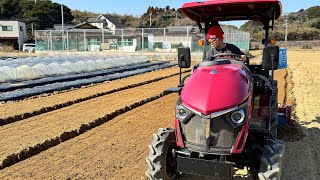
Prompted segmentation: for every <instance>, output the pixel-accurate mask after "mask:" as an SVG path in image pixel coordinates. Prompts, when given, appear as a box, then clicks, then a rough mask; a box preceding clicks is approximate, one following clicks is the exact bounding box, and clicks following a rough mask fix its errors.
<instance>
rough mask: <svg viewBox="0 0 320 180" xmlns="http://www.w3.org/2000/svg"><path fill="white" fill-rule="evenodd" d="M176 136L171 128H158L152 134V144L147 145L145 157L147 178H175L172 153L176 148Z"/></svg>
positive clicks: (169, 179) (165, 179)
mask: <svg viewBox="0 0 320 180" xmlns="http://www.w3.org/2000/svg"><path fill="white" fill-rule="evenodd" d="M176 147H177V146H176V138H175V133H174V130H173V129H170V128H160V129H159V130H158V133H157V134H154V135H153V140H152V144H151V145H150V146H149V149H150V151H149V155H148V157H147V159H146V161H147V164H148V170H147V172H146V176H147V177H148V178H149V179H164V180H172V179H176V174H177V160H176V157H175V156H174V154H173V150H174V149H176Z"/></svg>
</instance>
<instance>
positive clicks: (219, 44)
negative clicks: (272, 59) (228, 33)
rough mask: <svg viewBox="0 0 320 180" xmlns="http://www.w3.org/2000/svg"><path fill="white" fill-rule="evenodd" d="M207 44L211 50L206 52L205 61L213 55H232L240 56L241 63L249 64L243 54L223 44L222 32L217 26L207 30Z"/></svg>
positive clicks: (234, 47)
mask: <svg viewBox="0 0 320 180" xmlns="http://www.w3.org/2000/svg"><path fill="white" fill-rule="evenodd" d="M207 40H208V43H209V44H210V45H211V47H212V49H211V50H210V51H209V52H207V55H206V59H207V60H210V58H211V57H212V56H213V55H216V54H221V53H233V54H238V55H241V61H242V62H244V63H247V64H248V63H249V60H248V58H247V57H246V56H245V54H244V53H243V52H242V51H241V50H240V49H239V48H238V47H237V46H235V45H233V44H229V43H224V42H223V30H222V28H221V27H220V26H219V24H217V25H214V26H212V27H211V28H210V29H209V30H208V34H207Z"/></svg>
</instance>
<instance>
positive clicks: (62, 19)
mask: <svg viewBox="0 0 320 180" xmlns="http://www.w3.org/2000/svg"><path fill="white" fill-rule="evenodd" d="M63 21H64V18H63V5H62V4H61V23H62V24H61V25H62V31H63V30H64V27H63V24H64V22H63Z"/></svg>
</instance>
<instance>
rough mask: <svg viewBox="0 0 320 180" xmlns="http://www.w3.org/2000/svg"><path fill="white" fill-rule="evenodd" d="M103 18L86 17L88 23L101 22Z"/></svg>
mask: <svg viewBox="0 0 320 180" xmlns="http://www.w3.org/2000/svg"><path fill="white" fill-rule="evenodd" d="M103 21H104V20H103V19H97V18H93V17H92V18H89V19H87V22H88V23H102V22H103Z"/></svg>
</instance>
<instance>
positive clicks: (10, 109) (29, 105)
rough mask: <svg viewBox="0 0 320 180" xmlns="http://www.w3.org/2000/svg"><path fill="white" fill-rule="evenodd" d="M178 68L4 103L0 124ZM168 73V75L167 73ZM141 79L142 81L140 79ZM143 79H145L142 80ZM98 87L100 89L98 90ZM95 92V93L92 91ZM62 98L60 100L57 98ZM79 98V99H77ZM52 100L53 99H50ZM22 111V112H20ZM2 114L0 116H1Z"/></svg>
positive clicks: (159, 77) (154, 78)
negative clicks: (37, 97)
mask: <svg viewBox="0 0 320 180" xmlns="http://www.w3.org/2000/svg"><path fill="white" fill-rule="evenodd" d="M176 70H177V69H176V68H172V69H168V70H160V71H155V72H151V73H147V74H148V75H149V76H148V75H138V76H134V77H132V78H127V79H123V80H122V81H123V83H119V81H112V82H109V83H106V84H100V85H97V86H94V87H88V88H85V90H84V91H82V96H81V93H80V94H77V92H78V91H81V90H83V89H79V90H74V91H72V92H74V93H73V94H72V96H70V98H65V96H68V95H71V93H72V92H66V93H65V94H59V95H53V96H49V97H47V98H41V100H40V99H33V100H28V101H20V102H16V103H9V104H2V105H0V111H1V110H3V112H4V113H3V114H1V115H2V118H1V119H0V126H2V125H5V124H9V123H12V122H16V121H20V120H23V119H26V118H29V117H33V116H36V115H40V114H43V113H46V112H50V111H53V110H57V109H60V108H63V107H67V106H70V105H72V104H75V103H79V102H83V101H86V100H89V99H92V98H95V97H99V96H103V95H107V94H110V93H114V92H118V91H121V90H125V89H129V88H133V87H137V86H141V85H144V84H148V83H151V82H156V81H159V80H162V79H165V78H168V77H172V76H174V75H177V73H173V72H174V71H175V72H177V71H176ZM157 72H158V74H157ZM165 73H167V74H168V75H165ZM138 79H140V82H139V80H138ZM141 79H144V80H145V81H143V82H141ZM96 88H98V89H100V91H99V90H97V89H96ZM90 92H94V93H95V94H94V93H90ZM56 96H58V97H57V99H61V100H60V101H59V100H57V99H55V98H56ZM77 98H78V99H77ZM50 100H52V101H50ZM18 113H20V114H18ZM1 115H0V117H1Z"/></svg>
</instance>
